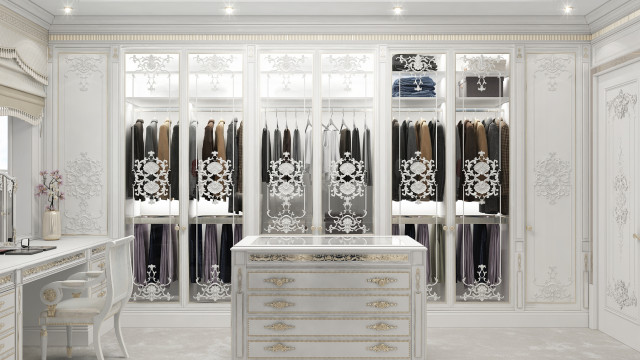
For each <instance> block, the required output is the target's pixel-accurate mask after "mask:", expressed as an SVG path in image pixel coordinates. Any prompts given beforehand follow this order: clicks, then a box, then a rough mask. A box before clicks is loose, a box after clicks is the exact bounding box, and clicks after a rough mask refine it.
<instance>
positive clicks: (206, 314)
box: [122, 307, 589, 328]
mask: <svg viewBox="0 0 640 360" xmlns="http://www.w3.org/2000/svg"><path fill="white" fill-rule="evenodd" d="M122 326H123V327H160V328H162V327H169V328H171V327H174V328H181V327H183V328H184V327H188V328H218V327H230V326H231V315H230V311H229V308H228V307H227V308H221V309H215V310H213V309H197V310H196V309H193V310H176V309H173V310H168V311H167V310H162V309H155V310H153V309H150V310H146V309H144V310H143V309H129V310H126V309H125V310H124V311H123V313H122ZM427 326H428V327H432V328H444V327H485V328H486V327H563V328H566V327H576V328H577V327H580V328H582V327H588V326H589V313H588V312H586V311H575V312H568V311H528V312H514V311H475V312H474V311H428V312H427Z"/></svg>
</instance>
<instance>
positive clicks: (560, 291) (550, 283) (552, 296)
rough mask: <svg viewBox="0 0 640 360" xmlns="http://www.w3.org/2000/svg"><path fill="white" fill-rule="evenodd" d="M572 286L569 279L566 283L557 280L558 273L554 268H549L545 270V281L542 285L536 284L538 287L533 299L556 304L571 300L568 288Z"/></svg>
mask: <svg viewBox="0 0 640 360" xmlns="http://www.w3.org/2000/svg"><path fill="white" fill-rule="evenodd" d="M572 284H573V280H572V279H571V277H569V279H568V281H567V282H566V283H563V282H561V281H560V280H558V271H557V269H556V267H555V266H549V269H548V270H547V280H545V282H544V283H543V284H536V286H538V287H540V289H538V291H537V292H536V293H535V295H534V297H535V298H536V299H537V300H543V301H547V302H558V301H563V300H567V299H570V298H571V294H570V293H569V287H570V286H571V285H572Z"/></svg>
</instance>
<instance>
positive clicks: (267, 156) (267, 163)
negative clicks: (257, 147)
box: [262, 127, 271, 183]
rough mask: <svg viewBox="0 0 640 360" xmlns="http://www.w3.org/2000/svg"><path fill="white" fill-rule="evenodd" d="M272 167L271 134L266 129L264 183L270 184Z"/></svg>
mask: <svg viewBox="0 0 640 360" xmlns="http://www.w3.org/2000/svg"><path fill="white" fill-rule="evenodd" d="M270 167H271V134H270V133H269V129H267V128H266V127H265V128H264V129H262V182H264V183H268V182H269V169H270Z"/></svg>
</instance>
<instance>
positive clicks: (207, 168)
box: [198, 151, 233, 203]
mask: <svg viewBox="0 0 640 360" xmlns="http://www.w3.org/2000/svg"><path fill="white" fill-rule="evenodd" d="M232 172H233V170H231V161H230V160H224V159H223V158H221V157H218V152H217V151H214V152H212V153H211V156H210V157H208V158H207V159H206V160H199V161H198V191H199V193H200V196H202V197H203V198H205V199H207V200H209V201H212V202H213V203H217V202H218V201H221V200H222V199H223V198H224V197H225V196H229V195H231V190H232V180H231V173H232Z"/></svg>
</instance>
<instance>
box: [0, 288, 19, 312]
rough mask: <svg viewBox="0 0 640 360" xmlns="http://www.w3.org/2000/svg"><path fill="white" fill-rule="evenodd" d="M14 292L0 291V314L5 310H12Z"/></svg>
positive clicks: (14, 300) (13, 306) (14, 302)
mask: <svg viewBox="0 0 640 360" xmlns="http://www.w3.org/2000/svg"><path fill="white" fill-rule="evenodd" d="M15 295H16V293H15V291H7V292H4V293H0V316H2V315H3V314H4V312H5V311H8V310H13V309H14V308H15V306H16V296H15Z"/></svg>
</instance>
